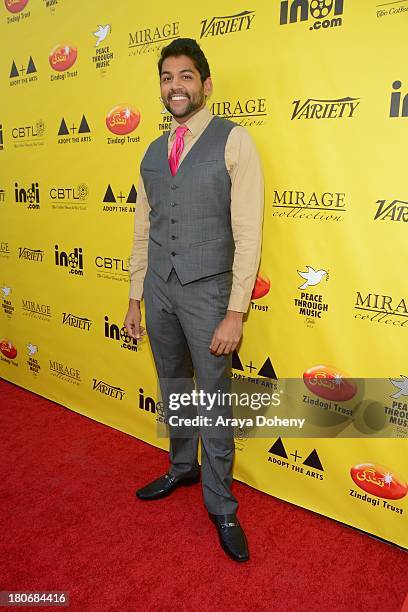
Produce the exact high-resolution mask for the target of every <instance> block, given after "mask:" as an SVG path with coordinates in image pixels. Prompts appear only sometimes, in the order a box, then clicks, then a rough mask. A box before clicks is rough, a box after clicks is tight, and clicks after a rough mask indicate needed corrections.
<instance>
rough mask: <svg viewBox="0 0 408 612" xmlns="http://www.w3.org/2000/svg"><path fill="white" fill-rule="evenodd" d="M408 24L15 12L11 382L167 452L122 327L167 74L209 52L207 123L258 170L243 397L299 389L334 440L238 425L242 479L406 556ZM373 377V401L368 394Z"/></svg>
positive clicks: (370, 15) (7, 335) (344, 10)
mask: <svg viewBox="0 0 408 612" xmlns="http://www.w3.org/2000/svg"><path fill="white" fill-rule="evenodd" d="M407 26H408V0H399V1H395V2H387V3H384V4H380V5H379V4H378V3H377V2H376V1H375V0H360V1H359V2H351V1H350V0H310V1H307V0H284V1H282V2H280V1H278V0H268V1H266V0H258V1H255V2H248V3H246V2H245V1H242V2H240V3H238V4H237V3H236V2H226V1H221V2H219V1H217V2H215V1H214V0H210V1H209V2H207V3H205V4H203V5H200V6H192V5H191V6H189V5H186V6H183V7H182V8H177V7H176V6H175V7H171V6H169V4H168V3H165V2H156V3H150V5H149V4H148V5H143V8H140V6H139V5H138V3H130V2H125V1H124V0H122V1H121V0H115V1H113V0H106V1H104V2H98V1H97V0H88V1H86V2H81V3H80V4H78V3H73V2H69V1H68V0H2V1H1V6H0V36H1V40H2V49H3V50H2V53H1V54H0V81H1V90H2V95H1V101H0V218H1V224H0V351H1V353H0V373H1V375H2V376H3V377H4V378H5V379H6V380H9V381H11V382H14V383H16V384H18V385H20V386H22V387H25V388H26V389H29V390H31V391H34V392H35V393H38V394H40V395H42V396H44V397H47V398H49V399H51V400H54V401H56V402H58V403H60V404H62V405H63V406H66V407H68V408H70V409H72V410H75V411H77V412H80V413H81V414H84V415H86V416H88V417H91V418H93V419H95V420H97V421H100V422H102V423H105V424H108V425H110V426H112V427H115V428H117V429H120V430H121V431H124V432H127V433H129V434H131V435H133V436H136V437H137V438H140V439H142V440H145V441H147V442H149V443H151V444H154V445H157V446H159V447H161V448H167V445H168V441H167V440H166V439H164V438H162V437H160V436H159V435H158V432H157V425H158V423H161V422H162V421H163V406H162V403H161V401H160V397H159V394H158V391H157V380H156V375H155V368H154V363H153V359H152V354H151V350H150V346H149V339H148V338H144V339H143V340H142V341H141V342H137V343H136V342H135V341H133V340H132V339H131V338H129V337H128V335H127V334H126V330H125V329H124V327H123V320H124V317H125V314H126V310H127V305H128V292H129V278H128V262H129V256H130V253H131V248H132V235H133V221H134V211H135V207H136V206H137V185H138V177H139V163H140V161H141V156H142V154H143V152H144V150H145V148H146V147H147V145H148V144H149V143H150V142H151V141H152V140H153V139H154V138H156V137H157V136H159V135H160V134H161V133H163V132H164V131H165V130H167V129H169V126H170V119H171V117H170V116H169V114H168V113H167V112H165V109H164V107H163V105H162V103H161V100H160V89H159V80H158V73H157V59H158V56H159V53H160V50H161V49H162V48H163V46H165V45H166V44H168V43H169V42H170V41H171V40H174V39H176V38H178V37H191V38H195V39H196V40H197V41H198V42H199V44H200V45H201V46H202V48H203V50H204V52H205V53H206V55H207V57H208V60H209V64H210V67H211V72H212V77H213V82H214V92H213V95H212V97H211V99H210V100H209V102H208V104H209V106H210V108H211V110H212V112H213V113H214V114H216V115H219V116H222V117H227V118H230V119H232V120H233V121H235V122H237V123H239V124H240V125H242V126H245V127H246V128H247V129H248V130H249V132H250V133H251V135H252V137H253V139H254V141H255V142H256V145H257V147H258V149H259V152H260V155H261V158H262V163H263V167H264V172H265V198H266V200H265V215H264V237H263V248H262V258H261V264H260V270H259V275H258V278H257V281H256V285H255V287H254V292H253V299H252V301H251V304H250V308H249V312H248V317H247V320H246V322H245V326H244V338H243V341H242V343H241V345H240V346H239V350H238V351H237V352H236V353H235V354H234V358H233V379H234V381H237V383H238V382H242V383H244V384H245V385H246V386H250V387H251V386H252V388H253V389H256V390H257V391H258V390H259V391H262V390H264V389H268V388H273V386H274V385H275V386H276V384H277V382H279V381H280V380H285V381H290V380H296V381H298V382H300V383H302V384H303V389H302V390H301V391H300V392H299V393H298V396H297V399H296V412H297V414H298V415H301V416H302V417H304V418H305V420H306V421H307V420H308V419H309V418H310V419H312V420H313V419H315V418H316V415H320V417H321V418H320V417H319V418H320V422H322V421H323V425H324V426H325V427H326V428H327V434H326V435H321V434H319V435H316V437H310V436H309V435H308V436H304V437H295V436H290V435H288V436H285V435H284V433H283V434H282V435H281V434H279V435H278V434H276V435H275V434H274V433H273V431H274V430H271V435H269V436H264V437H259V436H254V435H251V431H248V430H247V429H246V427H245V424H240V425H239V426H237V427H236V430H235V431H236V449H237V452H236V467H235V476H236V477H237V478H238V479H239V480H242V481H243V482H246V483H248V484H250V485H252V486H254V487H256V488H258V489H260V490H262V491H265V492H267V493H270V494H272V495H274V496H276V497H279V498H281V499H284V500H287V501H289V502H291V503H294V504H297V505H299V506H303V507H305V508H309V509H311V510H313V511H315V512H318V513H320V514H323V515H326V516H328V517H331V518H334V519H336V520H339V521H342V522H343V523H346V524H349V525H352V526H354V527H357V528H359V529H361V530H363V531H365V532H367V533H370V534H374V535H376V536H379V537H381V538H383V539H385V540H387V541H390V542H393V543H396V544H398V545H400V546H402V547H407V545H408V528H407V521H406V518H407V514H408V495H407V492H408V487H407V479H408V452H407V432H408V359H407V346H408V301H407V300H408V280H407V278H408V277H407V274H406V270H405V264H406V262H407V256H408V246H407V245H408V241H407V231H408V223H407V222H408V185H407V181H406V167H405V166H406V154H405V144H406V135H407V130H408V67H407V64H406V55H407V52H408V42H407V37H406V32H407ZM250 205H251V202H248V206H250ZM347 377H353V380H356V381H357V383H356V384H355V385H353V384H348V385H346V391H347V392H346V394H344V389H343V386H344V385H343V381H345V380H347ZM374 380H377V381H378V380H380V381H381V382H382V384H381V393H380V397H377V396H376V397H374V396H372V397H371V396H370V397H371V399H367V397H366V396H365V395H364V394H363V395H361V393H360V396H359V394H358V392H357V389H358V387H359V384H360V386H361V385H362V384H363V385H365V387H366V388H367V387H368V386H369V384H370V381H374ZM342 385H343V386H342ZM350 389H351V393H350ZM353 389H354V392H353ZM353 396H355V397H354V399H355V400H356V401H357V399H358V406H357V408H358V409H357V408H356V403H355V402H354V404H353V406H352V407H351V408H350V402H353ZM280 414H281V416H282V414H283V413H282V411H281V413H280ZM312 417H313V418H312ZM379 423H380V425H381V426H379ZM388 427H392V431H393V433H392V435H391V436H390V435H385V434H384V433H383V432H384V431H385V430H387V428H388ZM350 428H354V430H358V436H356V435H354V434H350V435H348V433H347V432H348V431H349V430H350V431H351V429H350ZM152 476H154V475H153V474H152ZM271 520H273V517H272V516H271ZM277 529H279V526H277Z"/></svg>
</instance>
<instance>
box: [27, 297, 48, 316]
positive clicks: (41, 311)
mask: <svg viewBox="0 0 408 612" xmlns="http://www.w3.org/2000/svg"><path fill="white" fill-rule="evenodd" d="M21 309H22V311H23V315H24V316H27V317H32V318H34V319H39V320H40V321H51V306H50V305H49V304H43V303H41V302H37V301H36V300H32V299H28V298H23V299H22V300H21Z"/></svg>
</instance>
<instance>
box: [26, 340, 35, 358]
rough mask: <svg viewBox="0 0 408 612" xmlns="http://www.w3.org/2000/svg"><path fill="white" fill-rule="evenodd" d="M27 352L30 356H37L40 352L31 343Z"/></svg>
mask: <svg viewBox="0 0 408 612" xmlns="http://www.w3.org/2000/svg"><path fill="white" fill-rule="evenodd" d="M27 350H28V354H29V355H35V354H36V352H37V351H38V346H35V344H31V342H30V344H27Z"/></svg>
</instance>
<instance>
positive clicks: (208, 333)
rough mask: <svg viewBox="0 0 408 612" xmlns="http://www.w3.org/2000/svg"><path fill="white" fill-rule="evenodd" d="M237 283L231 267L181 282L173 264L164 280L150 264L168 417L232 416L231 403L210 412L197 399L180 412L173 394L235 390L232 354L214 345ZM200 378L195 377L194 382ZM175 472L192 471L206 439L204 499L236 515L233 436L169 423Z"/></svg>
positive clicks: (152, 318)
mask: <svg viewBox="0 0 408 612" xmlns="http://www.w3.org/2000/svg"><path fill="white" fill-rule="evenodd" d="M231 286H232V271H228V272H222V273H220V274H216V275H213V276H208V277H206V278H202V279H199V280H197V281H193V282H191V283H188V284H186V285H184V286H183V285H182V284H181V283H180V281H179V279H178V276H177V274H176V271H175V270H174V268H173V269H172V271H171V273H170V276H169V277H168V279H167V281H163V279H162V278H161V277H159V276H158V275H157V274H156V273H155V272H154V271H153V270H152V269H151V268H150V267H148V270H147V273H146V276H145V279H144V301H145V310H146V330H147V333H148V337H149V341H150V345H151V348H152V352H153V357H154V361H155V365H156V369H157V374H158V378H159V383H160V390H161V395H162V400H163V402H164V407H165V414H166V418H167V419H168V417H169V416H170V415H174V414H177V415H178V416H188V417H191V418H193V417H194V416H197V414H198V415H202V416H207V417H208V416H209V417H211V418H212V419H213V423H214V422H215V420H216V419H217V417H218V416H220V415H221V416H223V417H227V418H230V417H232V407H231V403H230V402H222V401H221V402H215V403H214V406H213V407H212V409H211V410H210V411H209V410H207V407H206V406H205V405H202V404H201V403H198V406H197V405H194V402H193V403H191V404H190V405H187V406H184V407H181V408H180V409H178V410H177V411H172V410H170V409H169V397H171V394H172V393H191V391H192V390H193V389H194V388H195V389H196V390H197V391H200V390H203V391H204V392H205V393H215V394H219V393H223V392H227V393H228V392H229V391H230V389H231V378H230V374H231V354H229V355H220V356H216V355H213V354H212V353H211V352H210V350H209V346H210V343H211V338H212V335H213V333H214V330H215V328H216V327H217V325H218V324H219V323H220V322H221V321H222V319H223V318H224V317H225V314H226V311H227V306H228V301H229V296H230V292H231ZM194 377H195V381H194ZM169 435H170V470H169V471H170V473H171V474H174V475H175V476H181V475H184V474H187V473H188V472H190V471H191V470H192V469H194V468H196V467H197V466H198V461H197V451H198V439H199V436H200V438H201V449H202V451H201V465H202V468H201V478H202V487H203V496H204V503H205V506H206V508H207V510H208V512H211V513H213V514H231V513H233V512H235V511H236V509H237V507H238V502H237V500H236V498H235V497H234V495H233V494H232V492H231V483H232V467H233V460H234V452H235V446H234V435H233V429H232V427H231V426H228V427H221V428H213V427H211V428H208V427H201V426H196V427H189V428H185V429H184V430H182V429H180V427H177V426H176V427H171V426H169Z"/></svg>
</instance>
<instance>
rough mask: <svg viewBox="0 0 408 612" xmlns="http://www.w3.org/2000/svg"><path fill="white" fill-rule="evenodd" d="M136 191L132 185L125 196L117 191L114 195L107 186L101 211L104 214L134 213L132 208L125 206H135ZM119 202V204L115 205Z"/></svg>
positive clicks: (109, 186)
mask: <svg viewBox="0 0 408 612" xmlns="http://www.w3.org/2000/svg"><path fill="white" fill-rule="evenodd" d="M124 200H125V202H124ZM136 200H137V191H136V187H135V186H134V184H133V183H132V186H131V188H130V190H129V192H128V194H127V195H126V193H125V194H124V193H122V191H119V193H117V194H116V195H115V194H114V193H113V190H112V187H111V185H110V184H108V187H107V189H106V191H105V195H104V196H103V202H104V206H103V209H102V210H103V211H104V212H135V207H134V206H126V204H136ZM118 201H119V204H118V203H117V202H118Z"/></svg>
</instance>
